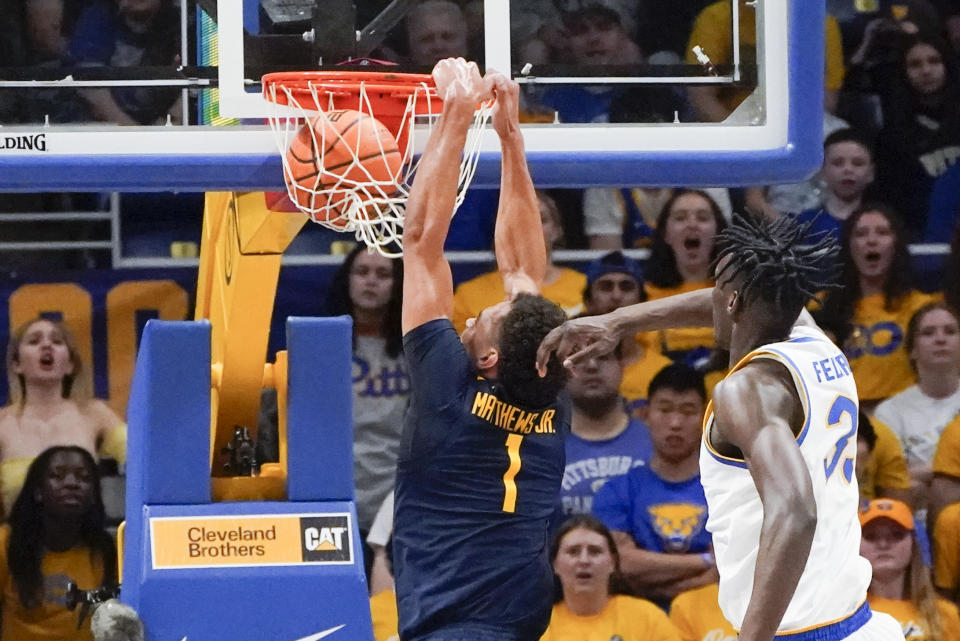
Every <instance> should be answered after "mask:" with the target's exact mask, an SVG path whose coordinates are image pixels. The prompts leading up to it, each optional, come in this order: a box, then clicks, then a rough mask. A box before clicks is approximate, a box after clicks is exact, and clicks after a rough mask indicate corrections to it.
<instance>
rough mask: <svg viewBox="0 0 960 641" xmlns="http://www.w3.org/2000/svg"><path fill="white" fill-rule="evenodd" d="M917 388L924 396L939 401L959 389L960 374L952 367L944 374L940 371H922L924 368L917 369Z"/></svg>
mask: <svg viewBox="0 0 960 641" xmlns="http://www.w3.org/2000/svg"><path fill="white" fill-rule="evenodd" d="M917 387H919V388H920V391H921V392H923V394H924V396H929V397H930V398H934V399H940V398H947V397H948V396H950V395H951V394H955V393H956V392H957V389H958V388H960V372H958V371H957V368H956V367H954V368H952V369H951V370H950V371H948V372H945V371H943V370H942V369H939V368H938V369H937V370H935V371H929V372H928V371H924V368H922V367H918V371H917Z"/></svg>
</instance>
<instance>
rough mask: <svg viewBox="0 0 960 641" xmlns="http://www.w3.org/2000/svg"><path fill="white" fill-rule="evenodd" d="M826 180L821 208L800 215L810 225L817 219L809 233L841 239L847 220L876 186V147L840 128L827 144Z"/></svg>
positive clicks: (850, 130)
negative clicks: (841, 231) (831, 235)
mask: <svg viewBox="0 0 960 641" xmlns="http://www.w3.org/2000/svg"><path fill="white" fill-rule="evenodd" d="M821 172H822V174H823V181H824V183H825V185H826V189H825V191H824V194H823V203H822V206H821V207H815V208H813V209H807V210H805V211H802V212H800V213H799V214H797V219H798V220H799V221H800V222H802V223H806V222H809V221H811V220H814V219H816V220H815V222H814V224H813V227H811V228H810V231H809V233H810V234H811V235H814V234H823V233H827V234H833V236H834V237H835V238H837V240H839V239H840V230H841V228H842V227H843V221H845V220H846V219H847V218H849V217H850V214H852V213H853V212H854V211H856V209H857V208H858V207H860V205H862V204H863V201H864V193H865V192H866V191H867V189H868V188H869V187H870V185H871V184H872V183H873V179H874V162H873V147H872V145H871V144H870V141H869V140H868V139H867V138H866V137H865V136H864V135H863V134H861V133H860V132H858V131H856V130H855V129H838V130H837V131H835V132H833V133H832V134H830V135H829V136H827V138H826V139H825V140H824V141H823V169H822V170H821Z"/></svg>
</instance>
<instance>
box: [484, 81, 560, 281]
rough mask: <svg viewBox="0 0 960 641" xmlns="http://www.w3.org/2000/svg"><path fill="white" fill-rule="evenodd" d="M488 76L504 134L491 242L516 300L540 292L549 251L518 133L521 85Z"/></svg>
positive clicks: (495, 123) (496, 117) (498, 128)
mask: <svg viewBox="0 0 960 641" xmlns="http://www.w3.org/2000/svg"><path fill="white" fill-rule="evenodd" d="M487 79H488V80H490V81H491V82H492V85H493V92H494V95H495V96H496V98H497V104H496V106H495V107H494V111H493V128H494V129H495V130H496V132H497V135H498V136H499V137H500V149H501V152H502V164H501V167H500V205H499V208H498V210H497V224H496V228H495V230H494V243H493V246H494V251H495V252H496V255H497V268H498V269H499V271H500V275H501V277H502V278H503V289H504V291H505V292H506V294H507V297H508V298H512V297H513V296H515V295H516V294H519V293H523V292H529V293H537V292H539V291H540V287H541V286H542V285H543V278H544V275H545V274H546V270H547V251H546V247H545V244H544V240H543V226H542V225H541V224H540V208H539V204H538V203H537V194H536V192H535V191H534V188H533V181H532V180H531V178H530V171H529V169H528V168H527V158H526V156H525V154H524V147H523V134H522V133H521V132H520V115H519V114H520V111H519V110H520V85H518V84H517V83H516V82H515V81H513V80H510V79H509V78H507V77H506V76H504V75H503V74H500V73H497V72H488V73H487Z"/></svg>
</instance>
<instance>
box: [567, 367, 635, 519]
mask: <svg viewBox="0 0 960 641" xmlns="http://www.w3.org/2000/svg"><path fill="white" fill-rule="evenodd" d="M573 374H574V375H573V377H571V379H570V380H569V381H568V382H567V393H568V394H569V395H570V400H571V401H572V402H573V416H572V419H571V423H570V432H571V433H570V435H569V436H568V437H567V440H566V443H565V450H566V456H567V462H566V466H565V467H564V470H563V485H562V486H561V490H560V501H561V504H562V506H563V513H564V515H565V516H569V515H572V514H590V511H591V508H592V507H593V497H594V494H596V492H597V490H598V489H599V488H600V487H601V486H603V484H604V483H605V482H606V481H608V480H609V479H612V478H615V477H619V476H622V475H623V474H626V473H627V472H629V471H630V470H632V469H633V468H635V467H637V466H640V465H643V464H644V461H646V460H649V458H650V456H651V454H652V452H653V445H652V443H651V442H650V434H649V432H648V431H647V426H646V425H644V424H643V423H642V422H641V421H640V420H639V419H636V418H634V417H632V416H631V415H630V414H629V413H628V412H627V410H626V403H625V401H624V398H623V397H622V396H621V395H620V392H619V391H618V388H619V387H620V381H621V379H622V378H623V361H622V360H621V355H620V349H619V348H618V349H617V350H616V351H615V352H611V353H608V354H604V355H602V356H598V357H596V358H589V359H587V360H585V361H583V362H581V363H578V364H577V365H575V366H574V371H573Z"/></svg>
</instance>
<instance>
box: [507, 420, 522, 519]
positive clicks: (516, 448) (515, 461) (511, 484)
mask: <svg viewBox="0 0 960 641" xmlns="http://www.w3.org/2000/svg"><path fill="white" fill-rule="evenodd" d="M522 441H523V436H522V435H520V434H510V435H509V436H507V457H509V459H510V465H509V466H508V467H507V471H506V472H504V473H503V508H502V510H503V511H504V512H513V511H514V510H516V508H517V482H516V480H515V479H516V476H517V472H519V471H520V443H521V442H522Z"/></svg>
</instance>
